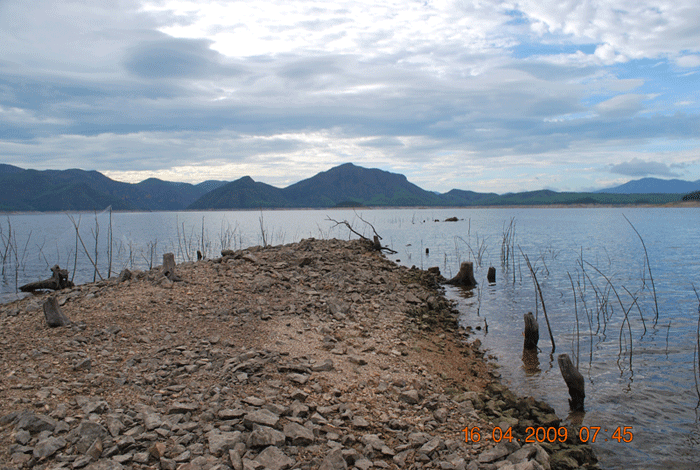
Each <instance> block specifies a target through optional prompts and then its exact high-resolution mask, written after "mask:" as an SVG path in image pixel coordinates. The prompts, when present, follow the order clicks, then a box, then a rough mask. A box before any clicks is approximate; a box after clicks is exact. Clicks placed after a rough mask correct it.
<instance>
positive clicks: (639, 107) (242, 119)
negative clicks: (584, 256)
mask: <svg viewBox="0 0 700 470" xmlns="http://www.w3.org/2000/svg"><path fill="white" fill-rule="evenodd" d="M699 72H700V2H697V0H673V1H670V0H656V1H654V2H650V1H646V0H605V1H600V0H579V1H569V0H554V1H551V0H523V1H514V2H511V1H500V0H484V1H480V0H474V1H469V0H456V1H447V0H441V1H425V0H423V1H412V0H405V1H392V0H386V1H383V2H377V1H369V0H367V1H365V0H362V1H351V0H345V1H329V0H323V1H295V0H284V1H282V0H256V1H254V2H253V1H250V0H246V1H208V0H196V1H190V0H174V1H170V0H164V1H153V2H151V1H146V2H143V1H131V0H110V1H101V2H94V1H80V0H78V1H69V0H60V1H52V0H46V1H44V0H42V1H40V2H28V1H26V0H19V1H17V0H0V162H1V163H7V164H11V165H15V166H19V167H22V168H32V169H39V170H42V169H68V168H81V169H85V170H97V171H100V172H102V173H104V174H105V175H107V176H109V177H110V178H112V179H115V180H118V181H126V182H132V183H135V182H139V181H142V180H144V179H146V178H149V177H156V178H160V179H163V180H168V181H183V182H189V183H198V182H201V181H204V180H211V179H216V180H226V181H232V180H235V179H238V178H240V177H242V176H246V175H248V176H251V177H252V178H253V179H254V180H256V181H262V182H264V183H268V184H272V185H274V186H277V187H286V186H288V185H290V184H292V183H295V182H297V181H300V180H302V179H305V178H308V177H311V176H313V175H314V174H316V173H318V172H320V171H325V170H328V169H330V168H331V167H334V166H336V165H339V164H342V163H346V162H352V163H355V164H356V165H360V166H364V167H368V168H380V169H383V170H387V171H391V172H395V173H401V174H404V175H406V176H407V178H408V180H409V181H411V182H412V183H415V184H417V185H419V186H421V187H422V188H424V189H427V190H432V191H438V192H446V191H449V190H450V189H453V188H457V189H464V190H473V191H480V192H486V191H493V192H497V193H505V192H516V191H527V190H537V189H553V190H557V191H588V190H594V189H600V188H604V187H610V186H615V185H617V184H622V183H624V182H626V181H629V180H633V179H639V178H642V177H647V176H650V177H657V178H680V179H686V180H693V181H694V180H698V179H700V74H699Z"/></svg>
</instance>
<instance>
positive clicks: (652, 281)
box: [622, 214, 659, 329]
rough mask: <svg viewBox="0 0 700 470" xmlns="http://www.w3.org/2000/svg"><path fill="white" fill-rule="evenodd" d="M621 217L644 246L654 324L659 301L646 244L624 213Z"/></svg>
mask: <svg viewBox="0 0 700 470" xmlns="http://www.w3.org/2000/svg"><path fill="white" fill-rule="evenodd" d="M622 217H624V218H625V220H626V221H627V223H628V224H630V227H632V230H634V233H636V234H637V236H638V237H639V241H640V242H642V248H644V258H645V259H646V265H647V269H648V270H649V280H650V281H651V288H652V290H653V292H654V308H655V309H656V316H655V317H654V325H656V322H658V321H659V303H658V302H657V301H656V286H655V285H654V276H652V274H651V264H649V253H648V252H647V246H646V244H645V243H644V239H643V238H642V236H641V235H640V234H639V232H638V231H637V229H636V228H635V226H634V225H632V222H630V219H628V218H627V216H626V215H625V214H622ZM645 329H646V328H645Z"/></svg>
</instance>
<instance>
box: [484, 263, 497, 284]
mask: <svg viewBox="0 0 700 470" xmlns="http://www.w3.org/2000/svg"><path fill="white" fill-rule="evenodd" d="M486 280H487V281H489V282H490V283H491V284H494V283H495V282H496V268H494V267H493V266H491V267H489V272H488V273H487V274H486Z"/></svg>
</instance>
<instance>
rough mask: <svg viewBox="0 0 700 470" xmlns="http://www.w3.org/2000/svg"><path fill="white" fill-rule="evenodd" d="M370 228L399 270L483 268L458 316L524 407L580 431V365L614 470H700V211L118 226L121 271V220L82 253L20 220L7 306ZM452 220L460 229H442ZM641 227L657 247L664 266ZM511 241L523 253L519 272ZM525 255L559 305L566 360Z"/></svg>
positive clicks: (134, 216) (549, 299)
mask: <svg viewBox="0 0 700 470" xmlns="http://www.w3.org/2000/svg"><path fill="white" fill-rule="evenodd" d="M359 216H361V217H362V218H363V219H365V220H366V221H367V222H369V223H371V224H372V225H373V226H374V227H375V228H376V230H377V232H378V233H379V234H380V235H381V236H382V237H383V243H384V244H385V245H388V246H390V247H391V248H393V249H394V250H396V251H397V252H398V253H397V254H396V255H392V256H391V258H392V259H395V260H400V261H399V262H400V263H401V264H404V265H407V266H411V265H415V266H417V267H422V268H428V267H430V266H439V267H440V269H441V271H442V273H443V274H444V275H445V276H446V277H449V276H451V275H454V274H455V273H456V271H457V270H458V267H459V263H460V262H461V261H466V260H470V261H474V263H475V274H476V278H477V281H479V286H478V287H477V288H476V289H474V290H472V291H468V292H465V291H460V290H459V289H452V288H449V289H448V296H449V297H451V298H453V299H455V300H457V301H458V303H459V309H460V311H461V313H462V316H461V321H462V323H463V324H464V325H465V326H472V327H477V326H479V327H481V330H479V331H477V337H478V338H479V339H480V340H481V341H482V343H483V347H484V348H485V349H487V350H488V352H489V354H490V355H493V356H494V357H496V358H497V359H498V363H499V365H500V366H501V369H500V371H501V374H502V376H503V379H504V380H505V382H506V383H508V384H509V385H510V386H511V388H513V389H514V390H515V391H516V392H518V393H519V394H521V395H531V396H534V397H536V398H538V399H544V400H546V401H548V402H549V403H550V404H551V405H552V406H554V408H555V409H556V411H557V414H558V415H559V416H560V417H562V418H567V416H568V402H567V399H568V393H567V391H566V386H565V384H564V382H563V379H562V378H561V374H560V372H559V369H558V366H557V361H556V357H557V355H558V354H560V353H567V354H569V356H570V357H572V358H573V360H574V362H576V361H578V363H579V369H580V371H581V373H582V374H583V375H584V377H585V380H586V384H585V386H586V413H585V415H584V416H583V424H584V425H587V426H601V428H602V429H601V432H600V434H599V436H598V441H597V442H596V444H595V449H596V452H597V454H598V456H599V457H600V459H601V463H602V465H603V466H604V467H606V468H653V469H657V468H658V469H661V468H669V467H671V466H673V467H674V468H676V469H685V468H688V469H690V468H698V466H700V455H698V445H699V442H700V425H699V424H698V423H699V419H698V416H699V414H698V403H699V401H698V400H699V395H700V394H699V393H698V387H697V385H696V384H697V382H696V379H695V378H696V376H697V375H696V372H695V370H694V364H695V362H696V360H695V358H694V352H695V347H696V345H697V339H698V336H697V327H698V315H699V314H700V312H699V306H698V298H697V297H696V294H695V292H694V291H693V284H695V285H696V286H698V289H700V248H699V247H700V233H699V230H698V227H700V209H669V208H658V209H657V208H652V209H649V208H633V209H632V208H625V209H621V208H615V209H400V210H396V209H386V210H362V211H358V212H357V213H356V212H354V211H352V210H321V211H265V212H254V211H250V212H246V211H231V212H186V213H173V212H167V213H113V214H111V218H112V222H111V228H112V232H111V239H112V245H111V246H112V262H111V266H110V263H109V255H108V251H107V247H108V246H109V242H108V240H109V228H110V214H109V212H103V213H99V214H72V215H71V217H72V218H73V221H74V222H75V223H76V224H77V223H79V224H80V226H79V234H80V239H82V241H81V240H80V239H76V230H75V226H74V224H73V222H72V221H71V219H70V218H69V216H68V215H66V214H48V215H10V216H9V218H7V217H3V218H2V219H0V227H1V229H0V230H1V232H0V257H1V258H0V262H2V263H3V264H2V268H3V272H2V275H1V276H0V279H1V282H2V283H1V284H0V295H1V296H2V297H1V299H2V300H3V301H8V300H11V299H12V298H15V297H16V294H15V287H16V285H22V284H24V283H27V282H31V281H35V280H37V279H43V278H46V277H49V275H50V272H49V267H50V266H53V265H54V264H59V265H60V266H61V267H67V268H68V269H69V270H70V271H71V273H73V271H75V279H74V280H75V281H76V282H77V283H82V282H88V281H92V280H93V278H98V279H99V276H100V275H101V276H103V277H107V276H108V275H109V274H111V275H114V274H115V273H118V272H119V271H120V270H121V269H123V268H125V267H127V268H134V269H144V268H148V267H149V265H151V264H152V265H154V266H155V265H158V264H160V260H161V259H162V254H163V253H165V252H169V251H170V252H173V253H175V254H176V257H177V258H178V260H179V261H183V260H188V259H195V258H196V251H197V250H198V249H199V250H200V251H203V252H204V253H206V254H207V256H212V257H213V256H216V255H217V253H218V252H219V251H220V250H221V249H222V248H231V249H238V248H242V247H247V246H252V245H259V244H263V242H266V243H269V244H279V243H291V242H295V241H298V240H300V239H302V238H308V237H316V238H329V237H338V238H348V237H349V232H348V230H347V229H346V228H344V227H342V226H341V227H335V223H333V222H332V221H330V220H328V218H332V219H335V220H338V221H342V220H347V221H349V222H351V223H352V224H353V225H354V226H355V227H356V228H358V229H359V230H360V231H363V232H364V233H366V234H367V235H368V236H370V235H372V229H371V228H370V227H369V226H368V225H366V224H364V223H363V222H362V221H361V220H360V219H359ZM452 216H456V217H458V218H459V219H460V220H459V221H458V222H436V220H439V221H443V220H444V219H446V218H447V217H452ZM625 216H626V217H627V218H628V219H629V221H630V222H631V224H632V225H633V226H634V227H635V228H636V229H637V231H638V232H639V233H640V235H641V236H642V239H643V241H644V243H645V245H646V249H647V253H648V259H649V263H648V264H647V263H646V257H645V253H644V248H643V246H642V242H641V241H640V239H639V237H638V236H637V235H636V233H635V231H634V230H633V228H632V225H630V223H628V221H627V220H625ZM509 227H512V230H511V234H512V237H511V241H512V243H511V244H510V246H511V250H514V251H510V252H509V254H508V259H507V260H505V259H503V250H502V248H503V246H504V245H503V241H504V232H506V231H507V229H508V228H509ZM263 234H264V240H263ZM8 238H9V240H11V243H9V245H10V246H9V248H8ZM96 239H97V243H96ZM83 245H84V246H83ZM95 245H97V249H95ZM76 246H77V253H78V256H77V258H76V256H75V254H76ZM426 248H427V249H428V250H429V253H426ZM520 250H522V252H523V253H524V254H526V255H527V256H528V257H529V259H530V261H531V263H532V265H533V268H534V269H535V272H536V275H537V279H538V281H539V283H540V287H541V289H542V292H543V295H544V300H545V306H546V311H547V315H548V317H549V319H550V323H551V327H552V334H553V337H554V342H555V345H556V350H555V352H554V353H552V344H551V341H550V339H549V334H548V333H547V328H546V323H545V321H544V318H543V312H542V307H541V305H538V304H537V303H536V301H535V289H534V286H533V282H532V277H531V275H530V272H529V270H528V268H527V266H526V264H525V262H524V259H523V256H522V254H521V252H520ZM95 251H97V255H95ZM88 254H89V255H90V256H89V257H88ZM95 258H97V262H96V263H94V261H95ZM15 260H16V261H17V263H15ZM505 261H507V264H508V267H507V268H506V267H505V266H504V262H505ZM94 264H96V265H97V268H98V271H99V275H98V273H97V272H96V270H95V267H94ZM489 266H495V267H496V268H497V282H496V283H495V284H493V285H489V284H488V283H487V282H486V279H485V278H486V271H487V269H488V267H489ZM74 267H75V268H74ZM596 270H597V271H596ZM649 271H651V273H650V272H649ZM606 278H607V280H606ZM652 278H653V283H652ZM572 283H573V288H572ZM654 290H655V295H654ZM618 296H619V298H618ZM528 311H533V312H537V315H538V319H539V323H540V338H541V339H540V348H541V351H540V352H539V354H538V355H537V357H536V359H535V361H534V363H533V362H532V361H530V362H528V365H527V366H526V365H525V364H524V362H523V359H522V328H523V314H524V313H526V312H528ZM577 316H578V322H577V318H576V317H577ZM625 318H627V320H628V321H625ZM487 326H488V328H486V327H487ZM572 419H574V417H572ZM625 426H631V427H632V432H633V436H634V438H633V440H632V442H630V443H618V442H617V441H615V440H613V439H611V436H612V433H613V431H614V429H616V428H617V427H625ZM604 429H608V432H604ZM460 432H461V431H460V430H459V429H455V434H456V435H459V433H460ZM606 437H607V438H608V441H607V442H605V441H603V440H601V439H604V438H606Z"/></svg>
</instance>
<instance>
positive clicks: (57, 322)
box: [44, 297, 70, 328]
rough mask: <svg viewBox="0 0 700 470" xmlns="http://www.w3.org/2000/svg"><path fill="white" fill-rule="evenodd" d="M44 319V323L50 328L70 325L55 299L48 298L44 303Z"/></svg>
mask: <svg viewBox="0 0 700 470" xmlns="http://www.w3.org/2000/svg"><path fill="white" fill-rule="evenodd" d="M44 317H46V323H47V324H48V325H49V326H50V327H51V328H55V327H57V326H68V325H70V320H69V319H68V317H67V316H65V315H64V314H63V312H62V311H61V308H60V307H59V306H58V301H57V300H56V297H49V298H48V299H47V300H46V302H44Z"/></svg>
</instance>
